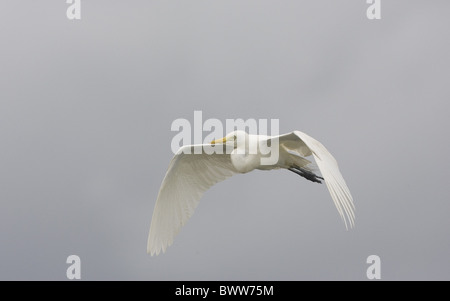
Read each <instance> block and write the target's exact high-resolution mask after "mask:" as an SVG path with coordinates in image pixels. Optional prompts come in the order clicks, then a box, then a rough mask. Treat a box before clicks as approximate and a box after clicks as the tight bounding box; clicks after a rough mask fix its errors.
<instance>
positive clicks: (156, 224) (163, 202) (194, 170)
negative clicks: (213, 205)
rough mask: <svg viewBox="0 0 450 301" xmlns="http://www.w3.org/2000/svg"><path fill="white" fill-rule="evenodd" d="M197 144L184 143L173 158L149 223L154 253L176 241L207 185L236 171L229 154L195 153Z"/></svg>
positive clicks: (150, 241)
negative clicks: (187, 144) (175, 238)
mask: <svg viewBox="0 0 450 301" xmlns="http://www.w3.org/2000/svg"><path fill="white" fill-rule="evenodd" d="M196 148H201V149H202V145H189V146H183V147H182V148H180V150H179V151H178V152H177V154H175V156H174V157H173V159H172V161H171V162H170V165H169V169H168V170H167V173H166V176H165V177H164V180H163V182H162V184H161V187H160V189H159V193H158V198H157V200H156V204H155V209H154V211H153V216H152V222H151V225H150V233H149V236H148V242H147V253H150V254H151V255H153V254H156V255H158V254H159V253H160V252H161V251H162V252H165V250H166V249H167V247H168V246H170V245H171V244H172V243H173V239H174V237H175V236H176V235H177V234H178V232H179V231H180V229H181V227H182V226H184V224H185V223H186V222H187V220H188V219H189V218H190V217H191V216H192V214H193V213H194V209H195V208H196V207H197V205H198V203H199V200H200V198H201V197H202V195H203V193H204V192H205V191H206V190H207V189H208V188H210V187H211V186H213V185H214V184H216V183H218V182H220V181H223V180H225V179H226V178H228V177H231V176H232V175H234V174H236V173H237V171H236V170H235V168H234V166H233V164H232V163H231V159H230V155H229V154H215V153H213V154H210V155H209V154H206V153H204V152H203V151H201V153H199V154H195V153H194V149H196ZM189 149H190V154H189V153H187V151H189Z"/></svg>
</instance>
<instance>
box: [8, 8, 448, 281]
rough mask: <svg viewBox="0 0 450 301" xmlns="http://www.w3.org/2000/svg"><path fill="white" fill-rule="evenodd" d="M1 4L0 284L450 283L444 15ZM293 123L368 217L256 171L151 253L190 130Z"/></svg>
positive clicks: (314, 189)
mask: <svg viewBox="0 0 450 301" xmlns="http://www.w3.org/2000/svg"><path fill="white" fill-rule="evenodd" d="M67 6H68V5H67V4H65V1H39V2H38V1H3V2H2V4H0V36H1V42H0V43H1V44H0V45H1V56H0V137H1V140H2V141H1V145H2V147H1V151H0V154H1V156H0V170H1V172H0V197H1V202H0V229H1V231H0V255H1V256H0V280H37V279H39V280H41V279H42V280H64V279H66V269H67V266H68V265H67V264H66V263H65V261H66V258H67V256H69V255H71V254H76V255H79V256H80V258H81V262H82V279H84V280H111V279H114V280H364V279H366V268H367V266H368V265H367V264H366V258H367V256H369V255H371V254H376V255H379V256H380V257H381V261H382V279H385V280H408V279H427V280H428V279H443V280H444V279H445V280H450V277H449V274H448V271H449V269H450V260H449V259H448V254H450V240H449V234H450V233H449V231H450V220H449V218H448V213H449V210H450V204H449V196H450V193H449V190H448V179H449V177H450V169H449V167H450V166H449V165H450V164H449V162H448V161H447V160H446V155H447V154H448V153H449V152H450V143H449V142H448V140H447V138H448V130H449V128H450V122H449V118H448V113H449V111H450V106H449V95H450V93H449V84H448V81H449V78H450V76H449V75H450V74H449V73H450V71H449V70H450V57H449V53H450V42H449V39H448V28H449V27H450V19H449V18H448V12H449V11H450V3H449V2H448V1H439V0H436V1H433V4H432V5H430V4H429V3H428V2H427V1H411V0H410V1H406V0H398V1H382V20H380V21H369V20H368V19H367V18H366V12H365V11H366V8H367V6H368V5H367V4H366V3H365V1H349V0H346V1H332V0H327V1H322V0H321V1H317V0H314V1H313V0H309V1H293V0H292V1H267V0H258V1H256V0H254V1H248V0H246V1H241V0H240V1H237V0H235V1H231V0H226V1H222V0H220V1H198V0H189V1H137V0H136V1H132V3H128V2H125V1H105V0H97V1H82V12H81V20H80V21H69V20H68V19H67V18H66V8H67ZM194 110H202V111H203V117H204V119H207V118H218V119H221V120H223V121H225V119H226V118H244V119H247V118H256V119H259V118H279V119H280V131H281V132H282V133H284V132H289V131H292V130H296V129H298V130H301V131H303V132H305V133H308V134H309V135H311V136H312V137H314V138H316V139H318V140H319V141H321V142H322V143H323V144H324V145H325V146H326V147H327V148H328V149H329V150H330V151H331V152H332V154H333V155H334V156H335V157H336V158H337V160H338V162H339V166H340V169H341V171H342V173H343V175H344V178H345V179H346V181H347V184H348V186H349V188H350V190H351V192H352V194H353V197H354V199H355V204H356V215H357V217H356V218H357V219H356V228H355V229H354V230H351V231H345V227H344V225H343V223H342V221H341V220H340V218H339V215H338V213H337V211H336V209H335V207H334V205H333V203H332V200H331V197H330V196H329V193H328V191H327V189H326V187H325V185H317V184H313V183H311V182H308V181H306V180H304V179H303V178H300V177H298V176H296V175H294V174H293V173H290V172H288V171H273V172H262V171H255V172H253V173H250V174H246V175H239V176H236V177H233V178H231V179H229V180H226V181H224V182H222V183H220V184H218V185H216V186H214V187H213V188H212V189H211V190H209V191H208V192H207V193H206V194H205V195H204V197H203V199H202V201H201V203H200V205H199V207H198V209H197V210H196V212H195V214H194V216H193V218H192V219H191V220H190V221H189V222H188V223H187V225H186V226H185V227H184V228H183V229H182V231H181V232H180V234H179V235H178V236H177V238H176V239H175V243H174V245H172V246H171V247H170V248H169V249H168V252H166V253H165V254H164V255H162V256H161V255H160V256H158V257H150V256H149V255H147V254H146V240H147V235H148V230H149V225H150V218H151V214H152V212H153V206H154V203H155V200H156V196H157V193H158V189H159V185H160V183H161V181H162V178H163V176H164V173H165V172H166V168H167V166H168V164H169V161H170V159H171V157H172V153H171V150H170V142H171V139H172V137H173V135H174V133H173V132H171V131H170V125H171V123H172V121H173V120H174V119H176V118H187V119H189V120H192V119H193V113H194Z"/></svg>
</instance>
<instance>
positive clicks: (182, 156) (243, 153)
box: [147, 131, 355, 255]
mask: <svg viewBox="0 0 450 301" xmlns="http://www.w3.org/2000/svg"><path fill="white" fill-rule="evenodd" d="M241 138H242V139H241ZM262 142H264V143H265V144H267V143H268V144H269V145H276V144H278V150H279V153H278V155H279V156H278V160H277V161H276V163H274V164H271V165H264V164H261V162H262V160H261V159H262V158H264V157H267V155H264V154H265V152H261V151H260V148H259V147H255V148H253V147H254V146H255V144H257V145H260V143H262ZM211 143H212V144H215V146H217V147H218V146H219V143H223V146H224V147H228V148H229V149H232V152H231V153H229V152H227V153H225V152H224V154H217V153H212V154H206V153H205V152H203V148H204V147H205V146H210V145H189V146H183V147H181V148H180V149H179V150H178V152H177V153H176V154H175V156H174V157H173V159H172V161H171V162H170V165H169V168H168V170H167V173H166V176H165V177H164V180H163V182H162V184H161V188H160V190H159V193H158V198H157V200H156V204H155V208H154V211H153V216H152V221H151V225H150V233H149V237H148V243H147V252H148V253H150V254H151V255H154V254H156V255H158V254H159V253H160V252H161V251H162V252H165V251H166V249H167V247H168V246H170V245H171V244H172V243H173V239H174V237H175V236H176V235H177V234H178V232H179V231H180V229H181V227H182V226H183V225H184V224H185V223H186V222H187V220H188V219H189V218H190V217H191V216H192V214H193V212H194V210H195V208H196V207H197V205H198V203H199V201H200V198H201V197H202V194H203V193H204V192H205V191H206V190H207V189H208V188H210V187H211V186H213V185H214V184H216V183H218V182H220V181H223V180H225V179H226V178H228V177H231V176H232V175H234V174H237V173H246V172H249V171H252V170H254V169H261V170H272V169H278V168H285V169H289V170H290V171H293V172H295V173H297V174H299V175H301V176H303V177H305V178H306V179H308V180H310V181H313V182H319V183H320V182H321V181H320V180H324V181H325V183H326V185H327V188H328V190H329V192H330V194H331V198H332V199H333V201H334V204H335V205H336V208H337V210H338V212H339V214H340V216H341V218H342V219H343V221H344V223H345V226H346V228H348V227H353V226H354V219H355V214H354V208H355V207H354V204H353V199H352V196H351V194H350V191H349V189H348V187H347V185H346V183H345V181H344V178H343V177H342V175H341V173H340V171H339V168H338V164H337V162H336V160H335V159H334V157H333V156H332V155H331V154H330V153H329V152H328V150H327V149H326V148H325V147H324V146H323V145H322V144H321V143H320V142H319V141H317V140H315V139H314V138H312V137H310V136H308V135H307V134H305V133H302V132H300V131H293V132H291V133H288V134H284V135H280V136H272V137H270V136H263V135H249V134H247V133H245V132H242V131H234V132H231V133H229V134H228V135H227V136H225V137H224V138H223V139H219V140H216V141H213V142H211ZM271 143H272V144H271ZM195 149H197V151H195ZM254 149H257V151H256V152H251V151H249V150H254ZM311 155H312V156H313V157H314V159H315V161H316V164H317V166H318V168H319V170H320V173H321V174H322V177H320V176H318V175H316V174H315V173H314V169H313V164H312V162H311V161H309V160H307V159H306V158H305V157H308V156H311Z"/></svg>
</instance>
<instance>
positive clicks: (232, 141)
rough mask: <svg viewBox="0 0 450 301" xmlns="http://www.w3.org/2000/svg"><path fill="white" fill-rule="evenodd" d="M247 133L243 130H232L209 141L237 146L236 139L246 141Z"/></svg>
mask: <svg viewBox="0 0 450 301" xmlns="http://www.w3.org/2000/svg"><path fill="white" fill-rule="evenodd" d="M247 136H248V134H247V133H246V132H244V131H239V130H237V131H233V132H230V133H228V134H227V135H226V136H225V137H223V138H220V139H217V140H213V141H211V144H227V145H233V146H234V147H237V143H238V141H239V142H240V143H241V142H242V143H245V141H247Z"/></svg>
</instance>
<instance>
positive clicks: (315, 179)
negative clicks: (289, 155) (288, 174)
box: [288, 165, 324, 184]
mask: <svg viewBox="0 0 450 301" xmlns="http://www.w3.org/2000/svg"><path fill="white" fill-rule="evenodd" d="M288 170H290V171H292V172H294V173H296V174H298V175H299V176H302V177H304V178H305V179H307V180H309V181H311V182H315V183H320V184H322V181H320V180H324V178H322V177H319V176H318V175H316V174H315V173H313V172H312V171H309V170H306V169H303V168H301V167H298V166H295V165H293V166H291V167H290V168H288Z"/></svg>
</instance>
